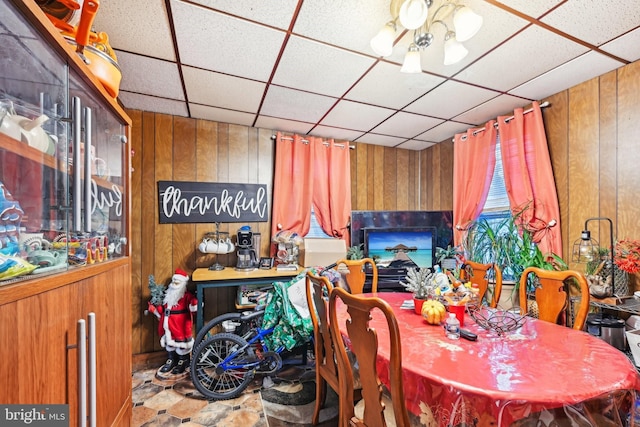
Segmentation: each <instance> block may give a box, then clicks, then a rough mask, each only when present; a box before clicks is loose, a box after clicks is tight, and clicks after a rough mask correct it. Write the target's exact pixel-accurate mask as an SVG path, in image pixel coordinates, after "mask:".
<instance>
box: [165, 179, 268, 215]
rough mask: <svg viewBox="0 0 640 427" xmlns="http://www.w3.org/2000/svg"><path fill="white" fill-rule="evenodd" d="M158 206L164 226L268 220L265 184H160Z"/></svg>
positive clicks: (177, 182) (171, 182) (176, 182)
mask: <svg viewBox="0 0 640 427" xmlns="http://www.w3.org/2000/svg"><path fill="white" fill-rule="evenodd" d="M158 204H159V206H158V211H159V213H160V224H182V223H194V222H264V221H267V220H268V211H267V186H266V185H264V184H232V183H214V182H187V181H158Z"/></svg>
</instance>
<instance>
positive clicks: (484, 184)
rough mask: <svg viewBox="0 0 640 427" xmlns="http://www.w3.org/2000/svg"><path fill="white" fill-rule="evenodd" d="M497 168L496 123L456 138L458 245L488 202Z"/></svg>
mask: <svg viewBox="0 0 640 427" xmlns="http://www.w3.org/2000/svg"><path fill="white" fill-rule="evenodd" d="M495 164H496V127H495V120H491V121H489V122H487V124H486V125H485V126H484V127H483V128H476V129H468V130H467V132H466V133H464V134H462V133H460V134H456V135H455V138H454V143H453V222H454V232H453V237H454V244H455V245H459V244H460V243H462V240H463V237H464V234H465V231H466V229H467V228H468V226H469V224H470V223H471V222H472V221H474V220H476V219H477V218H478V216H479V215H480V213H481V212H482V209H483V207H484V203H485V201H486V200H487V194H488V193H489V187H490V186H491V179H492V178H493V171H494V168H495Z"/></svg>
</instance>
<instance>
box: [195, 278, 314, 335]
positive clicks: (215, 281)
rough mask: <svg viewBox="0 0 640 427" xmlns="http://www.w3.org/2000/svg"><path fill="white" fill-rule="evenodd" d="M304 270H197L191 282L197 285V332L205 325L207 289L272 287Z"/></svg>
mask: <svg viewBox="0 0 640 427" xmlns="http://www.w3.org/2000/svg"><path fill="white" fill-rule="evenodd" d="M303 270H304V269H303V268H302V267H300V268H298V270H296V271H278V270H276V268H275V267H274V268H271V269H269V270H262V269H255V270H252V271H238V270H236V269H235V268H233V267H225V269H224V270H209V269H208V268H196V269H195V271H194V272H193V274H192V275H191V280H193V282H194V283H195V284H196V298H197V299H198V309H197V311H196V332H197V331H199V330H200V329H201V328H202V326H203V325H204V313H203V311H202V306H203V304H204V290H205V289H207V288H220V287H226V286H238V285H244V284H246V285H270V284H271V283H273V282H276V281H280V280H288V279H290V278H292V277H294V276H297V275H298V274H299V273H301V272H302V271H303Z"/></svg>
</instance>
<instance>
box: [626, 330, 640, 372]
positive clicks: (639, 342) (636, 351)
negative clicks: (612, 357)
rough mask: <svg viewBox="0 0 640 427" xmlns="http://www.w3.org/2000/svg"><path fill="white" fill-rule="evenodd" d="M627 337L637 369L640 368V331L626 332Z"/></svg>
mask: <svg viewBox="0 0 640 427" xmlns="http://www.w3.org/2000/svg"><path fill="white" fill-rule="evenodd" d="M626 335H627V342H628V343H629V348H630V349H631V355H632V356H633V361H634V362H635V364H636V366H637V367H640V329H636V330H632V331H626Z"/></svg>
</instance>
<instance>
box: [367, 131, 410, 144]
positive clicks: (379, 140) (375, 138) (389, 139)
mask: <svg viewBox="0 0 640 427" xmlns="http://www.w3.org/2000/svg"><path fill="white" fill-rule="evenodd" d="M404 141H406V139H405V138H397V137H395V136H387V135H377V134H375V133H368V134H366V135H363V136H361V137H360V138H358V139H356V141H355V142H363V143H365V144H372V145H384V146H385V147H395V146H397V145H400V144H402V143H403V142H404Z"/></svg>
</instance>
